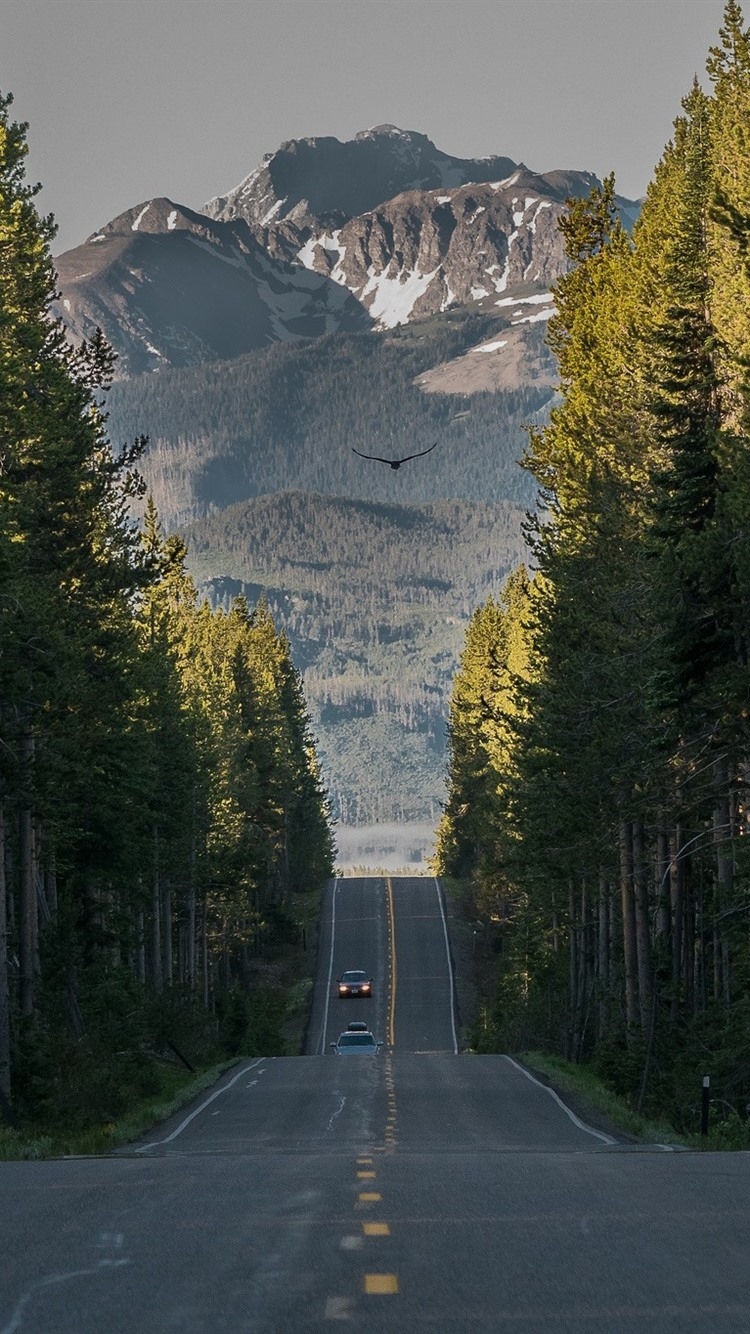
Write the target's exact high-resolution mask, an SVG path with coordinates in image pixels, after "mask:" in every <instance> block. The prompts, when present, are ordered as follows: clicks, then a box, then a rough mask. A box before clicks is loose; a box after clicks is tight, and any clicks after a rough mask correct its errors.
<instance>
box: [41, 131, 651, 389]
mask: <svg viewBox="0 0 750 1334" xmlns="http://www.w3.org/2000/svg"><path fill="white" fill-rule="evenodd" d="M595 184H596V178H595V177H593V176H592V175H590V174H589V173H587V172H551V173H548V174H546V175H535V174H534V173H533V172H531V171H529V170H528V168H526V167H525V166H523V164H521V165H520V166H516V165H515V164H514V163H513V162H512V161H511V160H510V159H509V158H502V157H491V158H480V159H460V158H454V157H450V156H448V155H447V154H444V153H441V152H440V151H439V150H438V149H437V148H436V147H435V145H434V144H433V143H432V142H431V141H430V140H429V139H428V138H427V137H426V136H425V135H421V134H415V133H411V132H405V131H401V130H398V129H396V128H395V127H393V126H380V127H378V128H377V129H375V130H368V131H364V132H363V133H361V134H358V135H357V136H356V137H355V138H354V139H353V140H351V141H350V142H348V143H343V144H342V143H339V141H338V140H337V139H328V138H326V139H300V140H294V141H292V142H291V143H287V144H284V145H282V147H281V148H280V149H279V150H278V152H276V153H274V154H270V155H269V156H268V157H267V158H265V159H264V161H263V162H262V163H261V164H260V166H259V167H258V168H257V169H256V171H255V172H253V173H251V175H250V176H248V177H247V179H246V180H245V181H243V182H242V184H241V185H240V186H238V187H237V189H236V190H233V191H231V192H230V193H229V194H228V195H226V196H222V197H221V198H217V199H214V200H211V201H210V203H209V204H207V205H206V208H205V210H204V211H203V212H202V213H196V212H194V211H193V210H191V209H187V208H183V207H181V206H180V205H178V204H174V203H172V201H171V200H168V199H154V200H151V201H149V202H148V203H145V204H141V205H139V206H138V207H137V208H134V209H130V210H129V211H128V212H127V213H124V214H122V215H121V216H120V217H119V218H116V219H114V221H113V222H110V223H108V224H107V226H106V227H103V228H102V229H101V231H99V232H97V233H95V234H94V235H93V236H91V237H89V239H88V240H87V241H86V242H85V244H84V245H83V246H79V247H78V248H77V249H75V250H72V251H68V252H67V253H66V254H64V255H62V256H60V258H59V259H58V261H57V265H58V275H59V282H60V288H61V294H62V300H61V308H60V313H61V315H62V317H63V319H64V320H65V321H66V323H67V325H68V326H69V328H70V331H71V334H72V335H73V336H74V337H82V336H86V335H89V334H91V333H92V332H93V330H94V329H95V328H96V327H97V326H99V327H101V328H102V329H103V331H104V333H105V334H106V336H107V338H108V339H109V341H110V342H111V343H112V345H113V346H114V348H115V350H116V351H117V352H118V354H119V358H120V360H119V372H120V374H121V375H125V376H128V375H136V374H139V373H141V372H143V371H153V370H158V369H160V368H162V367H164V366H189V365H194V364H199V363H201V362H205V361H214V360H221V359H227V358H232V357H236V356H239V355H241V354H242V353H244V352H248V351H251V350H252V349H254V348H257V347H262V346H265V345H267V344H268V343H270V342H274V341H279V340H281V341H284V342H293V341H295V340H297V339H310V338H316V337H319V336H321V335H322V334H326V333H332V332H339V331H344V330H351V331H358V330H364V329H371V328H375V329H378V330H385V329H392V328H395V327H396V326H397V325H400V324H407V323H409V322H410V321H413V320H415V319H420V318H423V317H425V316H436V315H438V316H439V315H440V314H441V313H442V312H445V311H448V310H451V309H453V308H456V307H461V306H468V307H473V308H474V309H479V310H481V311H482V312H484V313H491V314H493V315H496V316H497V318H498V327H499V328H502V327H504V325H505V324H506V323H507V315H508V309H507V308H508V306H509V305H510V304H511V303H512V302H513V301H514V300H515V299H516V298H523V297H528V296H530V295H531V296H541V295H542V294H543V293H545V292H547V291H548V289H549V287H550V285H551V284H552V283H553V282H554V281H555V279H556V278H557V277H559V275H560V274H561V273H562V272H564V270H565V267H566V259H565V254H564V247H563V243H562V237H561V235H560V233H559V230H558V226H557V223H558V220H559V218H560V215H561V213H562V212H563V210H564V208H565V200H566V198H568V197H570V196H571V195H586V194H588V193H589V191H590V190H591V189H592V187H593V186H594V185H595ZM620 205H621V209H622V211H623V214H624V216H625V218H626V220H630V219H632V218H633V217H634V216H635V213H636V212H637V205H635V204H633V203H632V201H628V200H621V201H620ZM550 313H551V310H550V309H549V308H548V309H547V310H546V311H545V310H543V309H541V308H540V309H539V310H537V311H535V312H533V313H527V315H526V317H525V318H523V319H521V318H519V319H518V320H517V321H516V323H519V324H532V323H533V322H535V321H537V322H538V321H539V320H542V319H544V318H546V317H547V316H548V315H549V314H550ZM521 336H522V335H521ZM522 361H523V358H521V362H522ZM519 364H521V363H519Z"/></svg>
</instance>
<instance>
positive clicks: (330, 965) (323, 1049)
mask: <svg viewBox="0 0 750 1334" xmlns="http://www.w3.org/2000/svg"><path fill="white" fill-rule="evenodd" d="M338 884H339V882H338V877H336V878H335V879H334V882H333V893H332V895H331V957H330V960H329V962H328V981H327V983H326V1008H325V1010H324V1011H323V1032H322V1034H321V1037H320V1054H321V1056H325V1054H326V1033H327V1032H328V1007H329V1006H330V1004H331V978H332V977H333V947H334V945H335V943H336V890H337V889H338Z"/></svg>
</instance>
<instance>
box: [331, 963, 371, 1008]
mask: <svg viewBox="0 0 750 1334" xmlns="http://www.w3.org/2000/svg"><path fill="white" fill-rule="evenodd" d="M337 986H338V989H339V998H340V999H341V1000H344V999H348V998H349V997H350V996H371V995H372V978H371V977H368V975H367V973H365V972H363V971H362V969H361V968H350V969H349V970H348V972H346V973H342V974H341V977H340V978H339V979H338V982H337Z"/></svg>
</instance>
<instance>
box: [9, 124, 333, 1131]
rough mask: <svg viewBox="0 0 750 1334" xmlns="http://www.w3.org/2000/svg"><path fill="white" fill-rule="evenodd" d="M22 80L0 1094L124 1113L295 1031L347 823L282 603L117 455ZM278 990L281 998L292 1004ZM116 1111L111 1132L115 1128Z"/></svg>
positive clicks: (107, 362)
mask: <svg viewBox="0 0 750 1334" xmlns="http://www.w3.org/2000/svg"><path fill="white" fill-rule="evenodd" d="M9 105H10V99H9V98H3V99H0V235H1V236H2V238H3V244H2V247H0V439H2V468H1V469H0V579H1V586H0V598H1V600H2V601H1V605H2V614H3V646H2V654H1V655H0V1112H2V1114H3V1116H4V1117H5V1118H7V1119H9V1120H10V1119H12V1118H13V1116H14V1115H15V1116H16V1117H17V1118H20V1119H21V1120H22V1121H24V1122H27V1123H31V1124H36V1125H39V1124H42V1125H43V1126H44V1127H46V1128H47V1129H54V1128H61V1129H63V1130H65V1131H67V1130H72V1131H73V1133H77V1132H80V1131H81V1130H82V1129H83V1128H85V1127H88V1126H96V1127H98V1128H99V1130H100V1132H101V1127H102V1125H103V1124H104V1123H109V1122H111V1121H112V1120H113V1119H114V1118H116V1117H117V1116H118V1115H119V1114H120V1112H121V1111H122V1109H123V1108H124V1107H125V1106H126V1105H128V1104H129V1103H131V1102H132V1101H133V1099H137V1098H138V1096H139V1095H141V1096H142V1095H143V1094H144V1093H146V1092H154V1091H155V1090H158V1089H159V1088H160V1087H161V1080H160V1077H159V1074H158V1070H159V1069H160V1066H159V1064H158V1062H159V1061H160V1060H163V1058H164V1056H165V1054H170V1053H171V1054H172V1055H174V1054H175V1052H176V1051H177V1049H178V1047H179V1048H180V1049H182V1051H183V1053H185V1052H186V1053H187V1056H185V1057H184V1059H185V1060H186V1061H193V1062H195V1063H196V1064H203V1065H205V1064H208V1063H209V1062H210V1061H213V1060H216V1059H217V1058H219V1057H221V1056H225V1055H232V1054H235V1053H236V1052H238V1051H247V1050H249V1049H252V1048H253V1047H257V1046H258V1045H261V1046H262V1047H263V1050H264V1051H267V1050H268V1049H269V1047H271V1048H272V1047H273V1046H274V1045H276V1047H277V1049H278V1047H279V1043H280V1038H279V1032H278V1025H277V1023H276V1022H275V1020H274V1021H273V1022H270V1023H269V1014H270V1015H273V1014H275V1015H276V1017H277V1018H278V1017H280V1016H283V1014H284V1007H285V998H284V997H283V996H279V995H278V994H274V995H273V996H270V998H269V993H268V989H267V988H264V987H263V986H262V985H260V984H259V983H258V982H257V978H256V981H255V982H254V985H253V988H252V991H251V989H250V980H251V977H256V975H257V972H258V962H259V961H260V962H266V961H267V960H268V957H269V955H270V954H272V953H273V951H274V950H275V949H276V948H277V947H278V945H279V943H280V942H283V941H288V940H289V939H290V938H291V939H294V940H296V938H297V936H298V934H299V924H300V921H301V920H304V917H305V914H306V913H308V912H314V911H315V908H316V906H317V897H318V892H319V890H320V888H321V886H322V884H323V882H324V880H325V878H326V877H327V876H328V875H329V874H330V870H331V863H332V854H333V848H332V841H331V835H330V831H329V826H328V820H327V805H326V801H325V797H324V793H323V790H322V787H321V782H320V779H319V774H318V765H317V760H316V757H315V753H314V748H313V744H312V739H311V735H310V728H309V722H308V718H307V712H306V706H305V702H304V698H303V694H302V689H301V683H300V678H299V676H298V674H297V672H296V670H295V669H294V667H293V665H292V661H291V657H290V652H289V646H288V643H287V641H286V639H285V638H284V637H283V636H282V635H280V634H279V633H278V632H277V630H276V629H275V627H274V625H273V622H272V620H271V617H270V615H269V613H268V611H267V609H266V608H265V607H264V605H263V604H262V603H261V604H260V605H259V606H258V607H257V608H256V609H255V610H253V611H252V612H251V611H249V610H248V607H247V605H246V604H245V603H244V602H243V601H242V600H241V599H240V600H237V601H235V602H234V603H233V604H232V605H231V606H229V607H227V608H226V609H221V610H215V611H214V610H212V609H211V608H210V607H209V606H208V604H207V603H205V602H204V603H203V604H199V601H198V598H197V594H196V590H195V586H194V584H193V582H192V580H191V578H190V577H189V575H188V574H187V572H186V570H185V563H184V562H185V548H184V544H183V543H182V541H181V540H180V539H179V538H177V537H170V538H166V539H165V538H164V537H163V536H162V534H161V531H160V527H159V523H158V519H157V516H156V513H155V510H154V508H153V505H151V504H149V505H148V506H147V508H146V516H145V523H144V526H143V531H142V532H140V531H138V529H137V527H136V526H135V525H134V524H133V523H132V521H131V519H130V518H129V507H130V504H131V502H132V501H133V500H134V499H136V498H137V497H139V496H140V495H141V494H142V492H143V486H142V483H141V480H140V478H139V474H138V464H139V460H140V456H141V454H142V449H143V443H144V442H143V441H142V440H136V441H135V442H131V443H130V444H129V445H127V446H126V447H125V448H124V450H123V451H122V452H116V453H115V455H114V456H113V453H112V450H111V448H110V444H109V440H108V437H107V431H106V420H105V418H104V417H103V416H102V412H101V409H100V407H99V403H100V401H101V397H102V390H103V389H105V388H106V386H107V384H108V382H109V378H110V375H111V369H112V358H111V353H110V351H109V349H108V348H107V346H106V345H105V344H104V343H103V341H102V340H101V339H98V338H96V339H94V340H93V341H92V342H91V343H88V344H84V345H83V346H82V347H80V348H79V349H77V350H76V351H73V350H72V349H71V347H70V345H69V344H68V343H67V341H66V339H65V336H64V333H63V330H62V328H61V327H60V325H59V324H57V323H55V322H54V321H53V320H52V319H51V317H50V307H51V304H52V301H53V299H54V295H55V281H54V272H53V267H52V263H51V259H50V254H49V242H50V239H51V236H52V234H53V228H52V225H51V223H50V221H49V220H47V221H43V220H42V219H40V217H39V216H38V214H37V212H36V210H35V208H34V203H33V196H34V193H35V191H34V190H32V189H31V188H30V187H29V186H27V185H26V183H25V181H24V158H25V156H26V138H25V131H26V127H25V126H24V125H19V124H17V123H15V122H14V121H13V120H12V119H11V117H10V113H9ZM274 1007H275V1008H274ZM101 1133H104V1132H101Z"/></svg>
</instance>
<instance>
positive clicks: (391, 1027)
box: [385, 876, 396, 1047]
mask: <svg viewBox="0 0 750 1334" xmlns="http://www.w3.org/2000/svg"><path fill="white" fill-rule="evenodd" d="M385 887H386V893H387V895H388V922H389V925H390V933H391V995H390V1004H389V1008H388V1045H389V1046H390V1047H395V1045H396V919H395V915H394V912H393V881H392V880H391V877H390V876H386V880H385Z"/></svg>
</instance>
